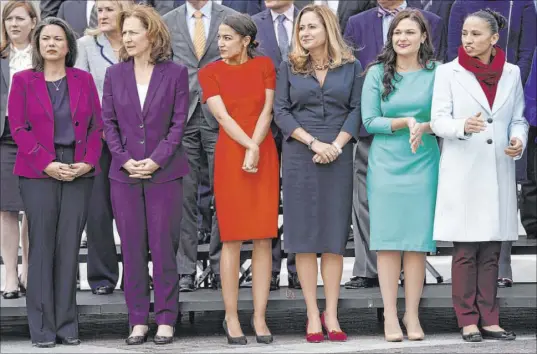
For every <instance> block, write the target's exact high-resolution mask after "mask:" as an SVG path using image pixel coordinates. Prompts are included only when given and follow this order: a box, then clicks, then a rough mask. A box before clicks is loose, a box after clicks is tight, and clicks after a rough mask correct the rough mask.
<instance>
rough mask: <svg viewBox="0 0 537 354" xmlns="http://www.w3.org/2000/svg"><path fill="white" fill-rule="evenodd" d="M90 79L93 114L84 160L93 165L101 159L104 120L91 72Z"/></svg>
mask: <svg viewBox="0 0 537 354" xmlns="http://www.w3.org/2000/svg"><path fill="white" fill-rule="evenodd" d="M88 81H89V88H90V97H91V106H92V111H93V116H92V117H91V121H90V124H89V126H88V135H87V143H86V155H85V156H84V160H83V161H84V162H86V163H88V164H90V165H92V166H97V165H98V164H99V159H100V158H101V153H102V148H103V141H102V138H101V137H102V135H103V120H102V115H101V103H100V101H99V93H98V92H97V87H96V86H95V81H94V80H93V76H91V74H88Z"/></svg>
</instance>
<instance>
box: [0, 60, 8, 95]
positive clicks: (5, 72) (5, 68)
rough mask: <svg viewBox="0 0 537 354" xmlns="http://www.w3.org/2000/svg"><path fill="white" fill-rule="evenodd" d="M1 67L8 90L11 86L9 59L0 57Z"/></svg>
mask: <svg viewBox="0 0 537 354" xmlns="http://www.w3.org/2000/svg"><path fill="white" fill-rule="evenodd" d="M0 67H1V69H2V78H3V79H4V83H5V84H6V90H7V88H8V87H9V80H10V77H9V59H7V58H2V59H0Z"/></svg>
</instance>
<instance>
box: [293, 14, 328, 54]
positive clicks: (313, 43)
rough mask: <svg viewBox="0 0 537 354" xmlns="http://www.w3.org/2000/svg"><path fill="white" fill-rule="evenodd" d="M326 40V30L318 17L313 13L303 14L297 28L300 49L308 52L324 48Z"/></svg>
mask: <svg viewBox="0 0 537 354" xmlns="http://www.w3.org/2000/svg"><path fill="white" fill-rule="evenodd" d="M326 38H327V34H326V30H325V28H324V25H323V24H322V22H321V19H320V18H319V16H318V15H317V14H316V13H315V12H313V11H309V12H306V13H305V14H303V15H302V17H301V18H300V24H299V27H298V39H299V41H300V45H301V46H302V48H304V49H305V50H307V51H310V52H311V51H312V50H315V49H319V48H324V47H325V45H326Z"/></svg>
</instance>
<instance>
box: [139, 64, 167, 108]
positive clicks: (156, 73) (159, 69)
mask: <svg viewBox="0 0 537 354" xmlns="http://www.w3.org/2000/svg"><path fill="white" fill-rule="evenodd" d="M165 66H166V64H165V63H159V64H157V65H155V67H154V68H153V73H151V79H150V80H149V87H148V88H147V96H146V98H145V102H144V107H143V112H142V116H143V118H145V116H147V112H148V111H149V107H150V106H151V102H152V101H153V98H155V96H156V94H157V92H158V91H159V88H160V83H161V82H162V79H163V78H164V74H163V71H164V68H165Z"/></svg>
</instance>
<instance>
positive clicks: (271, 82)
mask: <svg viewBox="0 0 537 354" xmlns="http://www.w3.org/2000/svg"><path fill="white" fill-rule="evenodd" d="M264 59H266V60H265V67H264V70H263V82H264V83H265V89H269V90H274V89H275V88H276V70H275V69H274V64H272V60H270V58H269V57H265V58H264Z"/></svg>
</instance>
